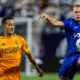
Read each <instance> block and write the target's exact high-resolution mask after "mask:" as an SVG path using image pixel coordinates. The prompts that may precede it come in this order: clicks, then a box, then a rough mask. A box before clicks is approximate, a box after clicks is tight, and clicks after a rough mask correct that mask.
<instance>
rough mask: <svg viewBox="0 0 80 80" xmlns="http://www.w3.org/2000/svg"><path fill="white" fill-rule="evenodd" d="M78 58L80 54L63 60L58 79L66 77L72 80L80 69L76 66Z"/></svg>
mask: <svg viewBox="0 0 80 80" xmlns="http://www.w3.org/2000/svg"><path fill="white" fill-rule="evenodd" d="M79 57H80V53H79V54H74V55H72V56H70V57H67V58H65V60H64V62H63V64H62V67H61V70H60V73H59V77H66V78H68V79H69V80H73V77H74V75H75V73H76V72H77V71H78V69H80V67H79V66H78V59H79Z"/></svg>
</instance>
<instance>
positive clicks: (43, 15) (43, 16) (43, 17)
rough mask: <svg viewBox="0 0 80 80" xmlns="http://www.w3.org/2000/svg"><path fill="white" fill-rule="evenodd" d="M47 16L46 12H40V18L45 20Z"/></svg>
mask: <svg viewBox="0 0 80 80" xmlns="http://www.w3.org/2000/svg"><path fill="white" fill-rule="evenodd" d="M47 18H48V15H46V14H41V15H40V19H44V20H46V19H47Z"/></svg>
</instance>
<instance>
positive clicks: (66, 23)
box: [62, 18, 72, 29]
mask: <svg viewBox="0 0 80 80" xmlns="http://www.w3.org/2000/svg"><path fill="white" fill-rule="evenodd" d="M62 22H63V23H64V29H69V28H70V25H71V24H72V20H71V18H69V19H67V20H63V21H62Z"/></svg>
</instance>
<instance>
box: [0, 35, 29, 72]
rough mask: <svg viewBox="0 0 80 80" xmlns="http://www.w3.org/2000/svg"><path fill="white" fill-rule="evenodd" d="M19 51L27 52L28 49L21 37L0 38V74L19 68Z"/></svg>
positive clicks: (20, 54)
mask: <svg viewBox="0 0 80 80" xmlns="http://www.w3.org/2000/svg"><path fill="white" fill-rule="evenodd" d="M21 50H23V51H24V53H26V54H27V53H28V52H29V48H28V46H27V44H26V41H25V40H24V38H23V37H21V36H19V35H16V34H15V35H14V36H12V37H3V36H0V73H3V72H4V71H5V70H8V69H10V68H13V67H20V63H21V56H22V53H21Z"/></svg>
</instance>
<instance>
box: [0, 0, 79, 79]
mask: <svg viewBox="0 0 80 80" xmlns="http://www.w3.org/2000/svg"><path fill="white" fill-rule="evenodd" d="M76 3H80V0H0V22H1V18H2V17H4V16H13V17H14V19H15V25H16V28H15V33H17V34H19V35H21V36H23V37H24V39H25V40H26V42H27V44H28V46H29V48H30V51H31V52H32V55H33V56H34V57H35V60H36V62H37V64H38V65H39V67H40V68H41V69H42V70H43V71H44V77H43V78H39V77H38V76H37V75H38V74H37V73H36V70H35V69H34V67H33V66H32V64H30V63H29V61H28V60H27V58H26V56H25V54H24V53H23V52H22V62H21V73H22V75H21V80H57V79H58V73H59V70H60V67H61V64H62V62H63V60H64V56H65V53H66V49H67V42H66V38H65V32H64V30H61V29H59V28H55V27H52V26H51V25H49V24H48V23H46V21H44V20H41V19H40V20H39V16H40V14H42V13H46V14H48V15H49V16H51V17H53V18H56V19H58V20H65V19H67V18H68V17H70V16H72V8H73V6H74V5H75V4H76ZM0 35H3V29H2V27H1V23H0ZM33 75H36V76H33ZM74 80H80V78H79V73H77V74H76V76H75V79H74Z"/></svg>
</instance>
